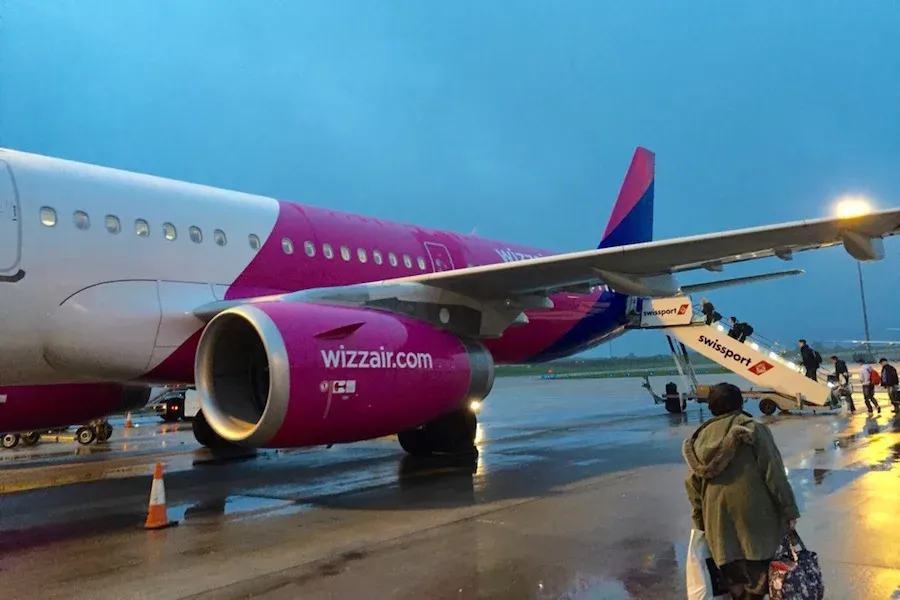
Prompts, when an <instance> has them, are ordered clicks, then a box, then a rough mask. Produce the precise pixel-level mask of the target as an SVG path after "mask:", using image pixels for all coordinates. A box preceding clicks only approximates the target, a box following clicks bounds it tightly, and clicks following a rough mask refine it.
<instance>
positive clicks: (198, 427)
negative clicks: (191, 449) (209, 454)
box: [191, 410, 236, 450]
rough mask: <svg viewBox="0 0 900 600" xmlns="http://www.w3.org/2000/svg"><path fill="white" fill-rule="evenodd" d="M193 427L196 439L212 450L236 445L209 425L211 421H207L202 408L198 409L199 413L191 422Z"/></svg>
mask: <svg viewBox="0 0 900 600" xmlns="http://www.w3.org/2000/svg"><path fill="white" fill-rule="evenodd" d="M191 427H192V428H193V430H194V439H195V440H197V441H198V442H200V444H201V445H203V446H206V447H207V448H209V449H210V450H224V449H228V448H235V447H236V446H235V445H234V444H232V443H231V442H229V441H228V440H226V439H225V438H223V437H220V436H219V434H218V433H216V432H215V431H213V428H212V427H210V425H209V421H207V420H206V417H205V416H204V415H203V411H202V410H198V411H197V415H196V416H195V417H194V418H193V420H192V422H191Z"/></svg>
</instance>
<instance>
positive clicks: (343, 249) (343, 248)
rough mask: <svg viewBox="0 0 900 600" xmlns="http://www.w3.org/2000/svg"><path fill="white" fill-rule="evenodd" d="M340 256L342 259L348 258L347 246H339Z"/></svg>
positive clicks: (348, 250)
mask: <svg viewBox="0 0 900 600" xmlns="http://www.w3.org/2000/svg"><path fill="white" fill-rule="evenodd" d="M341 258H343V259H344V260H350V248H348V247H347V246H341Z"/></svg>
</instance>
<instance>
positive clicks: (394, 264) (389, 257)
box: [388, 252, 397, 267]
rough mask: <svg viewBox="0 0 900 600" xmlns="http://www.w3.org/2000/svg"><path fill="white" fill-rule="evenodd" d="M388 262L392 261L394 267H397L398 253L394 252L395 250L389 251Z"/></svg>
mask: <svg viewBox="0 0 900 600" xmlns="http://www.w3.org/2000/svg"><path fill="white" fill-rule="evenodd" d="M388 262H389V263H391V266H392V267H396V266H397V255H396V254H394V253H393V252H389V253H388Z"/></svg>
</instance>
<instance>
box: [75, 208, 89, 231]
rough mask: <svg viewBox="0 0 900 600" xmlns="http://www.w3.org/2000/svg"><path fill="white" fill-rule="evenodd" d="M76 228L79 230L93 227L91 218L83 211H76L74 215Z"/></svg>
mask: <svg viewBox="0 0 900 600" xmlns="http://www.w3.org/2000/svg"><path fill="white" fill-rule="evenodd" d="M74 220H75V227H77V228H78V229H82V230H84V229H88V228H89V227H90V226H91V218H90V217H89V216H88V214H87V213H86V212H84V211H83V210H76V211H75V215H74Z"/></svg>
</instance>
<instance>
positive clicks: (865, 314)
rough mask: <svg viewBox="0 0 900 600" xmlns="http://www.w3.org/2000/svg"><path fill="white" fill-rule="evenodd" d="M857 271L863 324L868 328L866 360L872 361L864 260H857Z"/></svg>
mask: <svg viewBox="0 0 900 600" xmlns="http://www.w3.org/2000/svg"><path fill="white" fill-rule="evenodd" d="M856 272H857V273H858V274H859V299H860V300H861V301H862V312H863V326H864V327H865V328H866V360H868V361H870V362H871V361H872V360H874V359H873V358H872V339H871V338H870V337H869V311H868V310H866V290H865V288H864V287H863V278H862V262H860V261H856Z"/></svg>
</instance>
